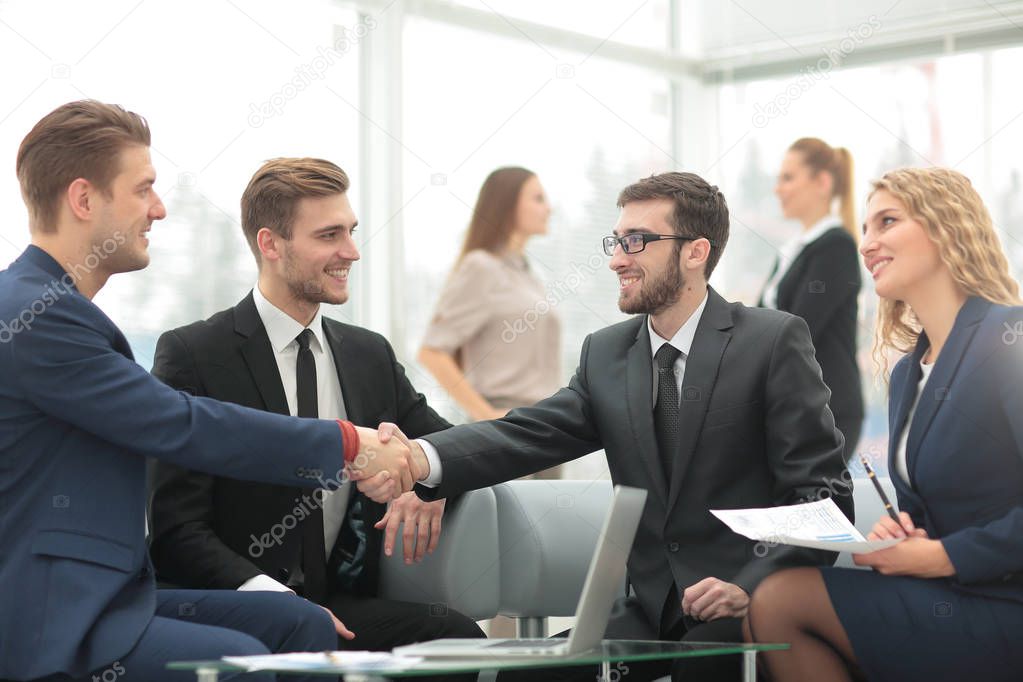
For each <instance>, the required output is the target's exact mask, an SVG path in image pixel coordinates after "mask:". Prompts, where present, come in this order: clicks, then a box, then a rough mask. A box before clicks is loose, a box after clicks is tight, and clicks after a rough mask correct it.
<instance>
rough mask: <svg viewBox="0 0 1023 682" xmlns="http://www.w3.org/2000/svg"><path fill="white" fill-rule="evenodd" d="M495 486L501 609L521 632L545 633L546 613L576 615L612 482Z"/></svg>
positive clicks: (520, 483) (606, 507) (529, 633)
mask: <svg viewBox="0 0 1023 682" xmlns="http://www.w3.org/2000/svg"><path fill="white" fill-rule="evenodd" d="M493 490H494V494H495V495H496V497H497V517H498V539H499V552H500V555H501V571H500V578H501V599H500V605H499V608H498V611H499V612H500V613H501V614H503V615H506V616H511V617H513V618H517V619H518V621H517V625H518V634H519V637H544V636H546V631H547V618H548V617H551V616H572V615H575V610H576V606H577V605H578V602H579V595H580V593H581V592H582V588H583V582H584V580H585V579H586V571H587V569H588V568H589V565H590V559H591V558H592V557H593V549H594V547H595V546H596V544H597V536H598V535H599V533H600V529H601V527H602V525H603V523H604V516H605V515H606V513H607V510H608V507H609V506H610V504H611V483H610V481H562V480H532V481H511V482H509V483H502V484H500V485H496V486H494V489H493ZM621 593H622V595H623V596H624V594H625V585H624V583H623V585H622V590H621Z"/></svg>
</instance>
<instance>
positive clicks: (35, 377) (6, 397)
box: [0, 246, 342, 679]
mask: <svg viewBox="0 0 1023 682" xmlns="http://www.w3.org/2000/svg"><path fill="white" fill-rule="evenodd" d="M62 278H63V279H62ZM71 282H72V280H71V278H70V276H69V275H67V274H66V273H65V271H64V269H63V268H62V267H61V266H60V265H59V264H58V263H57V262H56V261H55V260H54V259H53V258H51V257H50V256H49V255H48V254H46V253H45V252H44V251H42V250H41V249H38V248H36V247H34V246H30V247H29V248H28V249H27V250H26V251H25V252H24V253H23V254H22V255H21V256H20V257H19V258H18V259H17V260H16V261H15V262H14V263H12V264H11V266H10V267H9V268H8V269H7V270H4V271H2V272H0V377H2V378H0V548H2V549H0V605H2V606H0V678H16V679H26V678H33V677H39V676H43V675H48V674H51V673H56V672H63V673H67V674H70V675H72V676H76V677H77V676H82V675H85V674H87V673H88V672H90V671H92V670H95V669H98V668H101V667H103V666H105V665H108V664H109V663H111V662H112V661H114V660H116V659H117V658H119V657H120V656H122V655H124V654H125V653H127V652H128V651H129V650H130V649H131V648H132V647H133V646H134V645H135V642H136V641H137V640H138V638H139V636H140V635H141V634H142V632H143V630H144V629H145V627H146V626H147V625H148V623H149V621H150V620H151V619H152V617H153V612H154V607H155V596H156V585H155V582H154V580H153V570H152V564H151V563H150V561H149V555H148V552H147V551H146V543H145V503H146V481H145V466H146V460H145V458H146V457H155V458H157V459H161V460H166V461H169V462H174V463H176V464H179V465H181V466H185V467H188V468H189V469H199V470H203V471H208V472H210V473H213V474H217V475H219V476H230V477H235V478H245V479H251V480H254V481H263V482H267V483H278V484H283V485H290V486H305V487H313V486H314V485H315V483H314V481H315V479H316V478H317V477H318V476H319V475H325V476H326V477H328V478H330V477H332V476H333V475H336V472H337V470H338V468H339V467H341V466H342V444H341V434H340V430H339V429H338V426H337V424H335V423H334V422H332V421H327V420H323V421H320V420H302V419H296V418H293V417H286V416H281V415H276V414H269V413H266V412H262V411H258V410H250V409H247V408H243V407H239V406H235V405H229V404H226V403H220V402H217V401H215V400H210V399H207V398H194V397H192V396H189V395H188V394H186V393H182V392H179V391H175V390H173V389H171V388H169V387H168V386H166V385H165V384H163V383H161V382H160V381H159V380H157V379H156V378H154V377H152V376H151V375H150V374H149V373H148V372H146V371H145V370H144V369H142V367H140V366H139V365H137V364H136V363H135V362H134V360H133V358H132V354H131V349H130V348H129V347H128V343H127V341H126V340H125V338H124V336H123V335H122V334H121V332H120V331H119V330H118V329H117V327H116V325H114V323H113V322H112V321H111V320H110V319H109V318H108V317H107V316H106V315H105V314H104V313H103V311H101V310H100V309H99V308H98V307H96V306H95V305H94V304H93V303H92V302H91V301H89V300H88V299H87V298H85V297H84V296H82V295H81V294H80V293H78V291H77V290H75V289H74V288H73V286H70V287H69V286H68V285H69V284H70V283H71Z"/></svg>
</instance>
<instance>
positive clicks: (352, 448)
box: [337, 419, 359, 464]
mask: <svg viewBox="0 0 1023 682" xmlns="http://www.w3.org/2000/svg"><path fill="white" fill-rule="evenodd" d="M337 425H338V426H339V427H341V438H342V440H343V445H344V460H345V464H351V463H352V462H354V461H355V457H356V455H358V454H359V432H358V431H356V430H355V424H353V423H351V422H350V421H346V420H344V419H338V420H337Z"/></svg>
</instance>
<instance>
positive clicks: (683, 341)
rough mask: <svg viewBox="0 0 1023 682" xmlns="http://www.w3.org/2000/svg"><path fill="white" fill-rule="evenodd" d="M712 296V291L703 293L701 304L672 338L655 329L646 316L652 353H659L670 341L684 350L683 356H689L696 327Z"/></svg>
mask: <svg viewBox="0 0 1023 682" xmlns="http://www.w3.org/2000/svg"><path fill="white" fill-rule="evenodd" d="M708 298H710V293H709V292H708V293H706V294H704V295H703V300H702V301H701V302H700V305H698V306H697V307H696V310H694V311H693V314H692V315H690V316H689V319H688V320H686V321H685V324H683V325H682V326H681V327H679V328H678V331H677V332H675V336H673V337H671V340H670V341H669V340H668V339H665V338H664V337H663V336H661V335H660V334H658V333H657V332H655V331H654V326H653V324H652V323H651V322H650V316H649V315H647V318H646V328H647V331H648V332H650V355H651V356H655V355H657V351H659V350H660V349H661V346H663V345H664V344H666V343H670V344H671V345H672V346H674V347H675V348H677V349H678V350H680V351H682V356H683V357H686V358H688V357H689V351H690V349H692V347H693V339H694V338H695V337H696V328H697V327H698V326H699V325H700V318H701V317H703V309H704V308H706V307H707V299H708Z"/></svg>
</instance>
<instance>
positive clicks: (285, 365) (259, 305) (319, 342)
mask: <svg viewBox="0 0 1023 682" xmlns="http://www.w3.org/2000/svg"><path fill="white" fill-rule="evenodd" d="M252 299H253V301H254V302H255V304H256V312H258V313H259V318H260V319H261V320H262V321H263V326H264V327H265V328H266V335H267V337H269V339H270V347H271V348H272V349H273V353H274V359H275V360H276V361H277V372H278V373H279V374H280V377H281V384H282V385H283V386H284V397H285V398H286V399H287V401H288V412H289V413H290V414H291V416H293V417H294V416H296V415H297V414H298V377H297V374H296V371H295V370H296V363H297V361H298V341H297V340H296V337H298V335H299V334H301V333H302V330H304V329H307V327H303V326H302V325H300V324H299V323H298V322H296V321H295V319H294V318H293V317H291V316H290V315H288V314H287V313H285V312H284V311H283V310H281V309H280V308H278V307H277V306H275V305H274V304H273V303H271V302H270V301H268V300H267V299H266V297H265V296H263V292H261V291H260V290H259V285H258V284H257V285H256V286H255V287H253V288H252ZM308 329H309V330H310V331H311V332H312V333H313V340H312V341H310V342H309V350H310V351H312V354H313V359H314V360H315V362H316V403H317V410H318V413H319V416H320V419H345V418H347V412H346V410H345V403H344V396H343V395H342V394H341V382H340V380H339V379H338V374H337V367H336V366H335V365H334V354H333V353H331V352H330V346H328V345H327V338H326V335H325V333H324V331H323V313H322V310H320V309H317V311H316V316H315V317H314V318H313V320H312V322H310V323H309V326H308ZM335 473H336V472H324V476H326V477H328V478H327V479H325V480H328V481H329V480H330V478H329V477H331V476H334V475H335ZM350 495H351V484H350V483H344V484H342V485H341V487H340V488H339V489H338V490H336V491H333V492H330V491H324V495H323V542H324V547H325V549H326V553H327V556H330V551H331V550H332V549H333V548H334V541H335V540H337V536H338V533H339V532H340V531H341V523H342V522H343V521H344V515H345V510H346V509H347V508H348V499H349V497H350ZM291 532H298V531H297V530H292V531H291ZM238 589H239V590H271V591H277V592H290V591H291V588H289V587H287V586H285V585H282V584H281V583H279V582H278V581H276V580H274V579H273V578H271V577H270V576H267V575H257V576H255V577H254V578H251V579H249V580H247V581H245V582H244V583H242V585H241V587H239V588H238Z"/></svg>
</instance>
